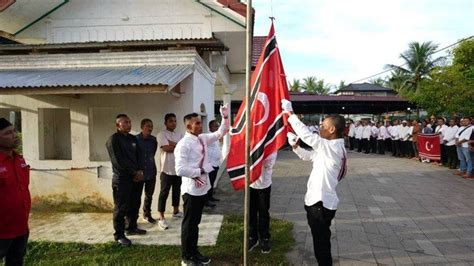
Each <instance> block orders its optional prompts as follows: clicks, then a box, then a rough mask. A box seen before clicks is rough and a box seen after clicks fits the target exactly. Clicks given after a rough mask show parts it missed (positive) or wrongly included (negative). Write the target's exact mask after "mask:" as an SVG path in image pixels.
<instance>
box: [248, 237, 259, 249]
mask: <svg viewBox="0 0 474 266" xmlns="http://www.w3.org/2000/svg"><path fill="white" fill-rule="evenodd" d="M257 246H258V239H256V238H252V237H249V251H252V250H253V249H254V248H255V247H257Z"/></svg>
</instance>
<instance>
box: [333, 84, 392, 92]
mask: <svg viewBox="0 0 474 266" xmlns="http://www.w3.org/2000/svg"><path fill="white" fill-rule="evenodd" d="M339 91H391V92H394V90H392V89H390V88H386V87H384V86H380V85H377V84H371V83H367V82H364V83H351V84H349V85H347V86H346V87H344V88H342V89H340V90H339Z"/></svg>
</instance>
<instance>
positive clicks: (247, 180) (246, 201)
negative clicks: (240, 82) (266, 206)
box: [243, 0, 253, 266]
mask: <svg viewBox="0 0 474 266" xmlns="http://www.w3.org/2000/svg"><path fill="white" fill-rule="evenodd" d="M252 15H253V14H252V0H247V16H246V18H247V20H246V33H247V43H246V54H245V58H246V63H247V64H246V69H245V79H246V86H245V102H246V106H245V196H244V252H243V253H244V266H247V265H248V250H249V247H248V237H249V203H250V193H249V192H250V191H249V185H250V133H251V127H250V105H251V103H250V89H251V88H250V86H251V84H250V78H251V71H252V69H251V67H252V66H251V64H252V37H253V34H252V28H253V26H252V24H253V23H252V22H253V17H252Z"/></svg>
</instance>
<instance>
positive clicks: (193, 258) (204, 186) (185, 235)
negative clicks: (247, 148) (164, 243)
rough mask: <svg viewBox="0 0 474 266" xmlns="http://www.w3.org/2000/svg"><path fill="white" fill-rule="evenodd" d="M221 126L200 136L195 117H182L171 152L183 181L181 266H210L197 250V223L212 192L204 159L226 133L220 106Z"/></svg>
mask: <svg viewBox="0 0 474 266" xmlns="http://www.w3.org/2000/svg"><path fill="white" fill-rule="evenodd" d="M220 113H221V116H222V118H223V123H222V125H221V126H220V127H219V130H217V131H216V132H212V133H207V134H203V133H202V122H201V117H200V116H199V115H198V114H197V113H191V114H188V115H186V116H184V124H185V126H186V133H185V134H184V137H183V138H182V139H181V140H180V141H179V142H178V144H177V145H176V148H175V149H174V155H175V168H176V174H177V175H179V176H181V177H182V184H181V195H182V196H183V202H184V204H183V206H184V215H183V222H182V224H181V258H182V261H181V265H201V264H209V263H210V262H211V259H210V258H209V257H206V256H203V255H202V254H201V253H200V252H199V250H198V236H199V223H200V222H201V217H202V210H203V208H204V204H205V203H206V201H207V192H208V191H209V189H210V188H211V182H210V180H209V173H210V172H211V171H213V170H214V168H213V167H212V165H211V164H210V163H209V158H208V155H207V149H208V145H210V144H212V143H214V142H216V141H218V140H219V139H220V138H221V137H222V136H224V135H225V133H226V132H227V131H228V129H229V119H228V115H229V108H228V107H227V105H226V106H221V108H220Z"/></svg>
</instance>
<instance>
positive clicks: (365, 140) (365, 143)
mask: <svg viewBox="0 0 474 266" xmlns="http://www.w3.org/2000/svg"><path fill="white" fill-rule="evenodd" d="M362 123H363V125H364V126H363V129H362V147H363V149H364V153H365V154H369V153H370V136H371V135H372V131H371V126H370V125H369V121H367V120H363V122H362Z"/></svg>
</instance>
